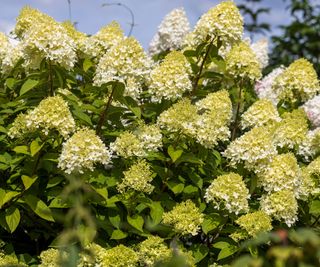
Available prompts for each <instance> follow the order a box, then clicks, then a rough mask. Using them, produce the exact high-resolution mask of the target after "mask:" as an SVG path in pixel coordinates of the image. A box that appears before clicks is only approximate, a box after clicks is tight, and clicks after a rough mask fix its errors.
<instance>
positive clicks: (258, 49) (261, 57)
mask: <svg viewBox="0 0 320 267" xmlns="http://www.w3.org/2000/svg"><path fill="white" fill-rule="evenodd" d="M250 47H251V49H252V51H253V52H254V53H255V54H256V56H257V59H258V61H259V62H260V65H261V67H262V68H265V67H266V66H268V63H269V56H268V40H267V39H261V40H259V41H258V42H256V43H253V44H251V46H250Z"/></svg>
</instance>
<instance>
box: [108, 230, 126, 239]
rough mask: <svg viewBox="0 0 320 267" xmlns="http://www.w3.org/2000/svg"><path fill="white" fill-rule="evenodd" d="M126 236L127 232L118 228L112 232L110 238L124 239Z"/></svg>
mask: <svg viewBox="0 0 320 267" xmlns="http://www.w3.org/2000/svg"><path fill="white" fill-rule="evenodd" d="M127 236H128V234H127V233H125V232H122V231H121V230H119V229H116V230H114V231H113V232H112V234H111V237H110V239H115V240H119V239H124V238H126V237H127Z"/></svg>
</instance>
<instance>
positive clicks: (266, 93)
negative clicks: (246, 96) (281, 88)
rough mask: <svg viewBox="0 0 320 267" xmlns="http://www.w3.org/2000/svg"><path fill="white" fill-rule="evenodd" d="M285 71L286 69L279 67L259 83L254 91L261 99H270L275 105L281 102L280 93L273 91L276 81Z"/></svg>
mask: <svg viewBox="0 0 320 267" xmlns="http://www.w3.org/2000/svg"><path fill="white" fill-rule="evenodd" d="M283 71H284V67H282V66H281V67H279V68H276V69H274V70H273V71H272V72H270V73H269V74H268V75H267V76H265V77H264V78H263V79H262V80H259V81H257V83H256V85H255V87H254V90H255V92H256V94H257V95H258V97H259V98H260V99H262V98H266V99H269V100H270V101H271V102H272V104H273V105H275V106H276V105H277V104H278V102H279V93H278V92H276V91H275V90H273V87H272V84H273V82H274V80H275V79H276V78H277V77H278V76H279V75H280V74H281V73H282V72H283Z"/></svg>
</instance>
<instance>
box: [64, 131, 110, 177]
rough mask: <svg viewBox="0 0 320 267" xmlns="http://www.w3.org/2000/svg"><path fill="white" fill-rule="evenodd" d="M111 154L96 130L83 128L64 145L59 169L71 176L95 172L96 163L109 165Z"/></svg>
mask: <svg viewBox="0 0 320 267" xmlns="http://www.w3.org/2000/svg"><path fill="white" fill-rule="evenodd" d="M110 158H111V156H110V152H109V150H108V149H107V147H106V146H105V145H104V143H103V142H102V141H101V139H100V138H99V137H98V136H97V135H96V134H95V131H94V130H91V129H87V128H83V129H80V130H78V131H77V132H76V133H75V134H74V135H73V136H72V137H71V138H69V139H68V140H67V141H66V142H65V143H63V145H62V152H61V154H60V157H59V163H58V167H59V168H60V169H62V170H64V171H65V172H66V173H68V174H70V173H72V172H78V173H83V172H84V170H87V169H89V170H91V171H93V170H94V165H95V164H96V163H101V164H108V163H109V162H110Z"/></svg>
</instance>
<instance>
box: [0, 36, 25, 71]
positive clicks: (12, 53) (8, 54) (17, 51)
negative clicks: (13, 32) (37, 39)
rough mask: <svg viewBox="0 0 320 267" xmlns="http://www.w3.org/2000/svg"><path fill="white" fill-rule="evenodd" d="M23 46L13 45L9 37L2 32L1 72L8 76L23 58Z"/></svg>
mask: <svg viewBox="0 0 320 267" xmlns="http://www.w3.org/2000/svg"><path fill="white" fill-rule="evenodd" d="M21 49H22V48H21V44H19V43H18V44H16V45H12V44H11V43H10V42H9V40H8V37H7V36H6V35H5V34H3V33H2V32H0V72H1V73H2V74H8V73H9V72H10V71H11V70H12V69H13V67H14V66H15V65H16V64H17V63H18V61H19V60H20V59H21V58H22V50H21Z"/></svg>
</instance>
